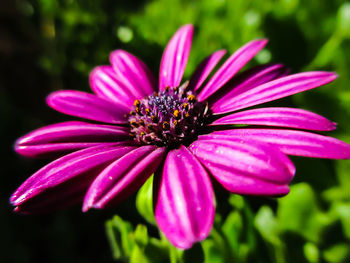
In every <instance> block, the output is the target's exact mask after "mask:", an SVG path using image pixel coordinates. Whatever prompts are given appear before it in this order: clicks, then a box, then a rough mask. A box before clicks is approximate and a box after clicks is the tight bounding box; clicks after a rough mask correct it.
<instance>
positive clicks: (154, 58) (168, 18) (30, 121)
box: [0, 0, 350, 263]
mask: <svg viewBox="0 0 350 263" xmlns="http://www.w3.org/2000/svg"><path fill="white" fill-rule="evenodd" d="M153 2H156V3H158V2H159V3H160V2H163V3H165V1H161V0H159V1H146V0H115V1H112V0H110V1H109V0H104V1H94V0H33V1H26V0H16V1H15V0H2V1H1V4H0V138H1V148H0V154H1V168H2V169H1V177H2V178H1V179H2V181H1V184H0V189H1V190H0V194H1V199H0V262H5V263H7V262H9V263H10V262H21V263H26V262H50V263H51V262H67V263H69V262H75V263H76V262H113V260H112V256H111V253H110V250H109V245H108V242H107V239H106V237H105V229H104V223H105V221H106V220H107V219H110V218H111V217H112V216H113V215H114V214H118V215H120V216H121V217H122V218H124V219H126V220H128V221H131V222H133V223H135V224H136V223H138V222H141V223H144V222H145V221H144V220H143V219H142V218H141V217H140V216H139V214H138V213H137V211H136V209H135V205H134V203H135V202H134V198H135V197H131V198H130V199H129V200H128V201H126V202H124V203H123V204H121V205H119V206H117V207H116V208H115V209H112V210H107V211H93V212H89V213H88V214H87V215H85V214H83V213H82V212H81V208H80V207H79V206H76V207H73V208H69V209H66V210H64V211H60V212H57V213H54V214H49V215H40V216H21V215H17V214H15V213H14V212H13V211H12V207H11V206H10V205H9V202H8V199H9V197H10V195H11V193H12V192H13V191H14V190H15V189H16V188H17V187H18V186H19V185H20V184H21V183H22V182H23V181H24V180H25V179H26V178H28V176H29V175H31V174H32V173H34V172H35V171H36V170H38V169H39V168H41V167H42V166H43V165H45V164H46V163H47V162H48V161H47V160H32V159H26V158H22V157H20V156H18V155H16V154H15V153H14V151H13V144H14V142H15V140H16V139H17V138H18V137H20V136H22V135H24V134H26V133H27V132H29V131H31V130H33V129H36V128H38V127H41V126H44V125H47V124H51V123H55V122H58V121H64V120H69V119H70V118H67V117H66V116H63V115H62V114H59V113H57V112H54V111H53V110H51V109H50V108H49V107H48V106H46V104H45V98H46V96H47V95H48V94H49V93H50V92H52V91H54V90H58V89H75V90H85V91H88V90H89V84H88V73H89V71H90V70H91V69H92V68H93V67H94V66H96V65H101V64H106V63H107V62H108V55H109V52H110V51H112V50H113V49H117V48H124V49H127V50H128V51H129V52H131V53H135V54H137V56H138V57H140V58H141V59H142V60H143V61H145V62H146V64H147V65H149V66H150V68H151V70H152V71H153V72H157V71H158V67H159V61H160V57H161V54H162V50H163V47H164V45H165V43H166V42H165V41H161V40H159V39H164V38H165V39H167V36H170V35H171V34H172V32H173V31H174V28H177V27H178V25H181V24H184V23H186V22H189V21H191V22H193V23H195V26H196V27H195V28H196V29H195V32H196V34H197V33H198V34H197V35H198V39H199V40H198V42H195V43H194V47H193V49H192V50H193V52H192V53H191V56H192V57H190V59H191V58H192V59H193V60H192V61H195V62H196V63H197V62H198V61H199V59H201V58H203V56H204V55H206V54H207V51H209V50H212V49H214V48H215V49H217V48H227V49H228V50H229V51H231V52H232V51H233V50H235V49H237V48H238V47H239V46H240V45H242V44H243V43H245V42H247V41H248V40H251V39H252V38H255V37H259V36H265V37H268V38H269V39H270V43H269V46H268V52H269V53H268V55H269V56H270V57H271V59H269V60H268V61H267V62H282V63H284V64H286V65H288V66H289V67H290V68H291V70H292V72H298V71H303V70H305V69H307V68H308V67H309V66H310V62H311V61H313V59H314V58H315V56H316V55H317V54H318V52H319V50H320V49H321V48H322V45H323V44H324V43H326V42H327V41H328V39H329V37H330V34H331V33H330V32H333V29H332V28H333V27H336V23H337V22H336V21H335V18H334V17H335V16H336V14H337V10H338V8H339V6H340V5H341V4H342V3H344V2H346V1H340V0H339V1H320V3H321V4H319V2H317V1H310V3H311V2H312V4H310V6H309V7H307V8H308V9H306V7H305V6H303V5H302V4H300V8H299V9H298V10H296V11H295V13H292V11H291V13H290V14H289V13H288V10H293V9H292V7H289V6H287V7H286V8H285V10H284V12H286V13H285V14H283V16H282V13H281V14H276V13H275V12H272V11H271V12H267V11H266V13H264V12H265V11H264V10H263V9H261V13H262V14H263V13H264V16H261V17H260V18H259V19H260V20H258V21H260V22H259V24H258V25H257V26H256V27H254V26H253V27H252V28H253V29H250V30H252V32H250V33H249V31H247V32H244V30H245V29H240V28H241V27H240V26H241V25H238V24H237V23H236V22H235V20H232V21H231V18H232V19H237V20H238V21H245V20H247V15H244V14H242V15H241V14H225V10H226V9H227V10H232V7H230V5H229V4H227V5H226V6H223V7H222V8H221V9H220V8H218V7H217V5H219V4H218V3H219V2H220V1H212V2H210V1H205V3H209V2H210V3H211V4H212V7H211V6H209V7H208V8H207V9H205V4H203V6H200V5H199V4H198V3H199V2H196V1H186V5H185V4H184V3H185V1H182V3H183V6H184V12H183V13H181V12H178V11H171V10H170V9H169V8H172V7H170V6H168V5H167V4H164V5H163V6H162V5H161V4H160V5H159V6H160V7H159V6H158V5H152V3H153ZM171 2H174V3H179V2H181V1H175V0H174V1H171ZM222 2H227V3H229V1H222ZM247 2H249V1H247ZM253 2H255V4H256V8H257V9H259V5H260V1H253ZM277 2H284V1H277ZM285 2H288V1H285ZM289 2H293V1H289ZM249 3H250V2H249ZM258 3H259V4H258ZM145 5H148V7H149V8H153V9H147V10H146V9H145ZM188 5H191V6H190V7H189V6H188ZM215 5H216V6H215ZM242 5H243V4H242ZM252 6H253V7H254V5H250V4H246V6H244V7H243V9H244V10H248V11H249V10H251V8H252ZM158 7H159V8H160V9H157V8H158ZM191 8H193V9H191ZM215 8H216V9H215ZM230 8H231V9H230ZM150 10H151V11H150ZM174 10H182V8H181V7H178V6H177V7H176V8H175V6H174ZM186 10H187V11H186ZM188 10H191V11H193V13H194V14H195V15H192V13H191V12H188ZM198 10H199V11H198ZM217 10H218V11H217ZM275 10H279V7H278V5H277V4H276V7H275ZM281 10H282V9H281ZM286 10H287V11H286ZM297 11H298V12H299V11H300V12H299V13H297ZM304 11H305V12H306V13H305V12H304ZM152 12H153V13H152ZM172 12H173V13H172ZM174 12H175V13H174ZM249 12H250V11H249ZM249 12H247V13H248V14H250V15H251V16H253V18H254V13H249ZM293 12H294V11H293ZM303 12H304V13H303ZM328 13H329V14H331V15H330V16H329V17H328V18H327V19H329V21H330V22H329V23H328V22H327V23H324V24H322V26H323V27H322V28H320V23H319V21H324V20H325V19H326V16H324V14H328ZM131 14H132V15H133V18H134V19H133V20H131V19H129V17H130V15H131ZM150 14H151V15H150ZM252 14H253V15H252ZM300 14H301V15H303V14H304V15H305V14H306V17H307V19H308V20H307V19H306V20H307V21H310V23H305V24H300V22H298V21H297V16H298V15H300ZM332 17H333V18H332ZM153 18H154V21H152V19H153ZM330 18H332V19H330ZM176 19H177V20H176ZM174 21H175V22H174ZM208 21H209V22H208ZM327 21H328V20H327ZM143 23H145V24H144V25H143ZM167 23H169V24H171V25H172V26H173V28H172V27H169V26H167ZM242 23H243V22H242ZM175 24H176V26H174V25H175ZM125 25H128V26H130V27H134V28H137V30H134V31H133V32H134V35H133V39H132V41H131V42H129V41H128V40H127V39H125V38H124V37H125V36H124V37H123V35H122V36H120V35H119V33H120V32H119V31H118V30H119V29H120V28H122V27H123V26H125ZM199 25H200V26H199ZM163 26H164V32H167V33H164V35H159V39H157V37H154V36H152V33H153V34H155V33H154V32H152V31H153V29H154V30H155V31H159V30H163ZM235 27H236V28H235ZM349 27H350V26H349ZM242 28H243V27H242ZM117 29H118V30H117ZM117 31H118V32H119V33H118V32H117ZM121 32H122V31H121ZM140 32H141V33H140ZM168 32H170V33H168ZM349 32H350V30H349ZM196 34H195V36H197V35H196ZM231 35H232V39H231V38H230V36H231ZM349 35H350V33H349ZM213 36H214V37H213ZM200 37H202V39H200ZM220 37H221V38H220ZM126 38H127V34H126ZM349 38H350V37H348V38H345V37H344V41H343V42H342V44H341V45H339V46H340V47H341V49H340V48H339V50H335V51H334V50H333V51H332V52H333V53H331V51H330V52H329V57H327V56H326V57H327V59H328V60H325V59H324V60H325V62H322V61H323V60H322V61H321V62H322V63H321V62H319V61H318V62H317V61H316V62H317V63H316V62H315V63H314V64H313V65H312V66H313V68H312V69H315V68H316V69H324V70H332V71H334V70H336V71H337V72H338V73H339V74H340V75H341V78H340V79H339V80H337V82H336V84H335V85H332V86H329V87H328V88H327V89H328V91H325V90H327V89H326V88H325V89H323V90H324V92H323V91H321V92H314V93H307V94H306V95H297V96H295V97H293V99H286V100H282V102H278V103H280V104H281V105H284V104H286V105H297V106H300V107H303V108H306V109H309V110H312V111H315V112H317V113H319V114H323V115H325V116H326V117H329V118H331V119H332V120H337V122H338V123H339V133H338V134H340V135H342V136H343V137H344V138H349V135H348V131H350V122H349V119H350V99H348V100H346V96H345V95H344V94H347V93H346V92H348V91H347V89H349V87H350V86H349V83H350V74H349V61H350V45H349V44H350V42H349ZM208 39H209V40H210V41H212V42H210V41H208ZM158 40H159V41H158ZM200 41H201V42H200ZM198 43H202V44H198ZM203 43H205V44H203ZM231 43H232V45H231ZM337 51H339V52H337ZM340 51H342V52H343V53H341V52H340ZM324 57H325V56H324ZM257 62H258V63H264V59H262V58H260V59H257V61H254V62H253V63H255V64H256V63H257ZM191 63H192V64H191V65H189V67H192V68H193V65H194V64H196V63H193V62H191ZM186 74H188V72H187V73H186ZM349 98H350V95H349ZM277 105H279V104H277ZM348 142H349V140H348ZM293 161H294V162H295V164H296V167H298V172H297V175H296V178H295V180H294V182H293V183H298V182H307V183H309V184H310V185H312V187H313V189H314V191H315V192H316V193H317V198H318V199H320V203H319V204H320V206H321V208H322V209H329V207H330V206H331V205H330V204H329V203H326V202H324V200H323V199H322V198H321V195H322V193H323V192H324V191H325V190H327V189H331V188H332V187H338V185H339V178H337V175H336V171H335V169H336V166H335V163H334V162H333V161H329V160H317V159H306V158H294V159H293ZM334 189H336V188H334ZM221 195H222V196H221ZM227 197H228V194H226V193H218V195H217V198H218V199H219V200H225V201H226V199H227ZM347 198H348V199H347ZM246 200H247V202H249V203H250V205H251V207H252V209H253V211H254V212H257V211H258V210H259V208H260V207H261V206H263V205H269V206H271V207H273V209H275V208H276V205H277V203H276V201H274V200H273V201H271V200H265V199H257V198H247V199H246ZM336 201H338V200H336ZM341 201H344V200H341ZM329 202H331V201H329ZM344 202H348V203H349V202H350V201H349V197H346V198H345V201H344ZM348 203H347V204H348ZM228 209H230V208H229V205H228V204H227V202H226V203H225V202H221V203H220V202H218V207H217V211H218V212H219V213H221V214H222V215H224V216H225V215H227V214H228V211H229V210H228ZM343 232H344V230H343V228H342V226H341V224H340V222H339V221H337V222H336V224H334V225H333V226H332V227H331V228H328V229H327V230H326V231H325V234H324V235H323V236H322V237H323V241H321V242H320V246H321V248H322V249H323V248H328V247H329V246H332V245H333V244H337V243H339V242H341V243H342V244H343V243H345V244H346V243H348V242H349V239H348V238H347V237H345V236H344V233H343ZM285 240H286V244H287V245H289V244H297V245H295V246H290V247H288V254H289V256H290V258H291V259H293V258H295V257H298V258H300V260H304V258H303V255H302V249H303V248H302V244H303V243H304V242H306V240H303V239H300V237H296V236H295V235H290V236H289V234H287V236H286V239H285ZM289 248H290V249H289ZM264 249H265V247H263V250H262V251H264ZM349 251H350V250H349ZM349 251H348V254H349V255H350V253H349ZM299 254H301V255H299ZM298 255H299V256H298ZM348 258H349V257H348ZM291 262H293V261H291ZM294 262H297V261H294ZM298 262H304V261H298ZM305 262H307V261H305Z"/></svg>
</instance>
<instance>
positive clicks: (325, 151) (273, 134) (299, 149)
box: [199, 129, 350, 159]
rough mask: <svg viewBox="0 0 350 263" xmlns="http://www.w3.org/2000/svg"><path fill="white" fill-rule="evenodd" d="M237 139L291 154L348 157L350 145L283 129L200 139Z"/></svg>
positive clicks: (215, 134) (224, 133) (228, 132)
mask: <svg viewBox="0 0 350 263" xmlns="http://www.w3.org/2000/svg"><path fill="white" fill-rule="evenodd" d="M222 138H226V139H235V140H237V139H238V140H241V141H242V142H249V141H257V142H261V143H266V144H271V145H273V146H275V147H277V148H279V149H280V151H282V152H284V153H285V154H289V155H297V156H305V157H315V158H328V159H348V158H350V145H349V144H347V143H345V142H343V141H340V140H338V139H335V138H332V137H328V136H323V135H319V134H315V133H310V132H304V131H294V130H282V129H233V130H225V131H217V132H213V133H212V134H210V135H204V136H200V137H199V139H203V140H204V139H211V140H213V139H222Z"/></svg>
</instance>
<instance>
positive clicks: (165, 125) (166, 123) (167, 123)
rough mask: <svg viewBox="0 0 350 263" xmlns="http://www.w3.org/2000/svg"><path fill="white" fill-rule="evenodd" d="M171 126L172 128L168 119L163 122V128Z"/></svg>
mask: <svg viewBox="0 0 350 263" xmlns="http://www.w3.org/2000/svg"><path fill="white" fill-rule="evenodd" d="M169 128H170V124H169V122H167V121H165V122H163V129H164V130H169Z"/></svg>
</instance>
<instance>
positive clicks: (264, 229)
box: [254, 206, 282, 245]
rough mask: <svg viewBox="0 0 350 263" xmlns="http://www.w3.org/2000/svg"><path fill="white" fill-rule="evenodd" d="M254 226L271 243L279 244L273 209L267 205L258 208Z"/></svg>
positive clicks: (278, 232) (278, 231)
mask: <svg viewBox="0 0 350 263" xmlns="http://www.w3.org/2000/svg"><path fill="white" fill-rule="evenodd" d="M254 223H255V227H256V228H257V229H258V231H259V232H260V234H261V236H262V237H263V238H264V239H265V240H267V241H268V242H270V243H271V244H273V245H281V243H282V241H281V239H280V237H279V234H280V230H279V227H278V223H277V221H276V218H275V216H274V214H273V211H272V209H271V208H270V207H268V206H263V207H261V208H260V209H259V211H258V213H257V214H256V217H255V221H254Z"/></svg>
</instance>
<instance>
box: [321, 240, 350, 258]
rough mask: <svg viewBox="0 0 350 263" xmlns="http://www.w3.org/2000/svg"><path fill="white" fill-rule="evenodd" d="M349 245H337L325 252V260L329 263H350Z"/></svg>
mask: <svg viewBox="0 0 350 263" xmlns="http://www.w3.org/2000/svg"><path fill="white" fill-rule="evenodd" d="M349 251H350V250H349V244H343V243H341V244H337V245H335V246H332V247H331V248H329V249H327V250H325V251H324V252H323V257H324V259H325V260H326V261H327V262H329V263H334V262H336V263H341V262H344V263H345V262H349V261H348V260H349V257H350V255H349Z"/></svg>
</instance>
